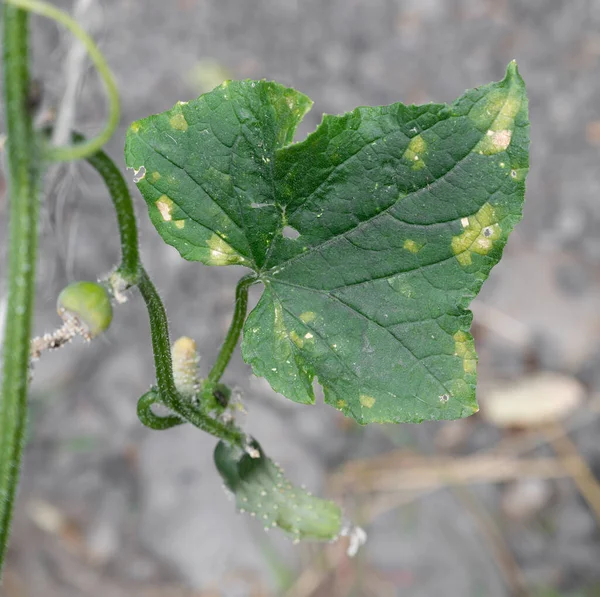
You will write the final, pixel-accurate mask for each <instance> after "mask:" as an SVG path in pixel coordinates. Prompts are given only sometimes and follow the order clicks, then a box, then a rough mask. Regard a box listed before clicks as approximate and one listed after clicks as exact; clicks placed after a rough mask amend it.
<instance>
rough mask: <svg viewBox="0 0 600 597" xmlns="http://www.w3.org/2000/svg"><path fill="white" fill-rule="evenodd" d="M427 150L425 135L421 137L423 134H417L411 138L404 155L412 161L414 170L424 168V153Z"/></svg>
mask: <svg viewBox="0 0 600 597" xmlns="http://www.w3.org/2000/svg"><path fill="white" fill-rule="evenodd" d="M426 152H427V142H426V141H425V139H423V137H421V135H417V136H416V137H413V138H412V139H411V140H410V142H409V144H408V147H407V148H406V151H405V152H404V155H403V156H402V157H403V158H404V159H405V160H408V161H409V162H410V163H411V168H412V169H413V170H421V169H422V168H425V162H424V161H423V155H424V154H425V153H426Z"/></svg>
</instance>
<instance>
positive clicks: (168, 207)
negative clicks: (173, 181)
mask: <svg viewBox="0 0 600 597" xmlns="http://www.w3.org/2000/svg"><path fill="white" fill-rule="evenodd" d="M155 205H156V208H157V209H158V211H159V212H160V215H161V216H162V219H163V220H164V221H165V222H170V221H171V219H172V215H171V212H172V211H173V201H172V200H171V199H169V197H167V196H166V195H161V196H160V197H159V198H158V200H157V201H156V203H155Z"/></svg>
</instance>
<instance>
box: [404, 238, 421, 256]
mask: <svg viewBox="0 0 600 597" xmlns="http://www.w3.org/2000/svg"><path fill="white" fill-rule="evenodd" d="M404 248H405V249H406V250H407V251H410V252H411V253H418V252H419V251H420V250H421V249H422V248H423V245H421V244H419V243H416V242H415V241H414V240H405V241H404Z"/></svg>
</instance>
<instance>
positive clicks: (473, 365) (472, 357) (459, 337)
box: [453, 330, 477, 373]
mask: <svg viewBox="0 0 600 597" xmlns="http://www.w3.org/2000/svg"><path fill="white" fill-rule="evenodd" d="M453 338H454V354H455V355H456V356H459V357H460V358H461V359H462V360H463V370H464V372H465V373H475V371H476V370H477V353H476V352H475V344H474V342H473V339H472V338H470V337H469V336H468V334H467V333H465V332H463V331H462V330H461V331H458V332H456V334H454V336H453Z"/></svg>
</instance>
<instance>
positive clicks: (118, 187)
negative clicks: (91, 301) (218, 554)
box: [88, 151, 254, 445]
mask: <svg viewBox="0 0 600 597" xmlns="http://www.w3.org/2000/svg"><path fill="white" fill-rule="evenodd" d="M88 162H89V163H90V165H92V166H93V167H94V168H95V169H96V170H97V172H98V174H100V176H101V177H102V179H103V180H104V183H105V184H106V186H107V188H108V191H109V193H110V196H111V198H112V201H113V205H114V208H115V211H116V212H117V221H118V224H119V233H120V237H121V252H122V255H123V261H122V262H121V265H120V266H119V268H118V270H117V271H118V272H119V273H121V275H122V276H123V277H124V278H125V280H126V281H127V283H128V284H129V285H134V284H135V285H137V286H138V287H139V289H140V292H141V294H142V298H143V299H144V302H145V303H146V309H147V310H148V316H149V318H150V333H151V335H152V351H153V353H154V366H155V370H156V382H157V386H158V389H157V392H151V393H148V394H145V395H144V396H143V397H142V399H141V401H140V403H138V409H141V412H142V417H140V419H141V420H142V422H144V421H148V422H149V423H151V424H150V425H149V426H150V427H152V426H153V423H155V422H156V421H154V420H153V419H152V420H151V417H152V413H151V411H150V410H149V409H150V407H151V404H152V403H154V402H161V403H162V404H164V405H165V406H167V407H168V408H170V409H171V410H172V411H173V412H175V413H177V414H178V415H180V416H181V417H183V418H184V419H185V420H187V421H189V422H190V423H192V425H194V426H196V427H198V428H200V429H202V430H203V431H206V432H207V433H210V434H211V435H214V436H216V437H218V438H220V439H224V440H227V441H229V442H231V443H234V444H238V445H242V444H243V441H244V434H243V433H242V432H241V431H239V430H238V429H236V428H235V427H232V426H228V425H224V424H223V423H221V422H219V421H217V420H216V419H213V418H211V417H209V416H207V415H206V414H204V413H202V412H200V411H198V409H197V408H195V407H194V405H193V404H192V403H190V401H189V400H187V399H185V398H184V397H182V396H181V395H180V394H179V392H178V391H177V388H176V386H175V380H174V378H173V363H172V359H171V341H170V339H169V324H168V321H167V313H166V311H165V307H164V305H163V302H162V299H161V298H160V295H159V294H158V291H157V290H156V288H155V286H154V284H153V283H152V281H151V280H150V277H149V276H148V273H147V272H146V270H145V269H144V267H143V266H142V263H141V260H140V255H139V249H138V236H137V224H136V219H135V212H134V209H133V202H132V200H131V195H130V194H129V189H128V188H127V183H126V182H125V180H124V179H123V175H122V174H121V172H120V171H119V169H118V168H117V167H116V166H115V164H114V163H113V162H112V160H111V159H110V158H109V157H108V156H107V155H106V154H105V153H104V152H103V151H99V152H96V153H95V154H94V155H92V156H91V157H89V158H88ZM253 281H254V278H253V277H251V276H248V277H246V278H242V280H240V283H239V284H238V291H237V293H236V310H235V313H236V314H235V316H234V321H233V323H232V325H231V329H230V330H229V334H228V335H227V338H226V340H225V344H224V347H223V349H222V351H221V355H220V358H219V362H220V363H221V367H222V369H223V370H224V368H225V366H226V365H227V362H228V361H229V358H230V357H231V353H232V352H233V349H234V348H235V345H236V343H237V340H238V338H239V335H240V331H241V327H242V325H243V323H244V317H245V314H246V306H247V302H248V286H249V285H250V284H251V283H252V282H253ZM223 355H226V356H223ZM221 373H222V371H221ZM219 377H220V375H219ZM154 417H155V418H158V417H156V416H155V415H154ZM174 421H175V419H172V420H171V419H169V424H167V425H165V426H163V427H160V425H158V424H157V425H158V426H157V427H156V428H163V429H166V428H168V427H172V426H173V425H171V424H170V423H173V422H174ZM162 423H165V421H164V420H163V421H162Z"/></svg>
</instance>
